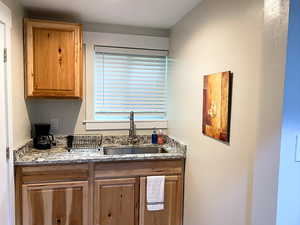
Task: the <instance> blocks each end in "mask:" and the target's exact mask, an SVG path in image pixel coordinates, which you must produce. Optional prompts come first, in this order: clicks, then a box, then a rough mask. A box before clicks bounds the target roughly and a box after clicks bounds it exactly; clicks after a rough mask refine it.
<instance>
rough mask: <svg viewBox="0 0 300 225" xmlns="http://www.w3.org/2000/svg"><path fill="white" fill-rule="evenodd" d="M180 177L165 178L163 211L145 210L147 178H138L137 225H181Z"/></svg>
mask: <svg viewBox="0 0 300 225" xmlns="http://www.w3.org/2000/svg"><path fill="white" fill-rule="evenodd" d="M182 201H183V188H182V177H181V176H180V175H176V176H166V181H165V202H164V210H160V211H148V210H147V178H146V177H141V178H140V214H139V225H182Z"/></svg>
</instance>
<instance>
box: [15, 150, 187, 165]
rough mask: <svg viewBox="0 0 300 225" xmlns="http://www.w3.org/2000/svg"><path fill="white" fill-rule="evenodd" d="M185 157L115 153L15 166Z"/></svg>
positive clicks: (25, 163) (174, 154)
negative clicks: (112, 154) (110, 155)
mask: <svg viewBox="0 0 300 225" xmlns="http://www.w3.org/2000/svg"><path fill="white" fill-rule="evenodd" d="M176 159H178V160H179V159H185V155H184V154H182V153H164V155H161V154H155V155H154V154H147V155H139V154H135V155H114V156H112V157H109V156H99V157H91V158H82V159H78V158H76V159H53V160H33V161H15V163H14V165H15V166H37V165H61V164H83V163H89V162H93V163H97V162H99V163H100V162H122V161H124V162H126V161H155V160H176Z"/></svg>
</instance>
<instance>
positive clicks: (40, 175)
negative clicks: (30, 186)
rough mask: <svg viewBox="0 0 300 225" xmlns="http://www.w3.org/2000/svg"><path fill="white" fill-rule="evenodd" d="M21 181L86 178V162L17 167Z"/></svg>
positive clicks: (87, 173) (38, 181)
mask: <svg viewBox="0 0 300 225" xmlns="http://www.w3.org/2000/svg"><path fill="white" fill-rule="evenodd" d="M17 172H18V173H20V175H21V177H22V181H21V182H22V183H25V184H26V183H40V182H42V183H44V182H56V181H69V180H75V181H76V180H87V179H88V175H89V169H88V165H87V164H78V165H76V164H75V165H59V166H38V167H34V166H29V167H18V168H17Z"/></svg>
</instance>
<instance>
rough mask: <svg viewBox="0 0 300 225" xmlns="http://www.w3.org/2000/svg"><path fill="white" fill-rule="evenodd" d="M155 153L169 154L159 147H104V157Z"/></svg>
mask: <svg viewBox="0 0 300 225" xmlns="http://www.w3.org/2000/svg"><path fill="white" fill-rule="evenodd" d="M155 153H168V152H167V151H166V149H164V148H163V147H159V146H147V147H135V146H126V147H104V148H103V154H104V155H124V154H155Z"/></svg>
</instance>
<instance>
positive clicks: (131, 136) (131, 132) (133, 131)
mask: <svg viewBox="0 0 300 225" xmlns="http://www.w3.org/2000/svg"><path fill="white" fill-rule="evenodd" d="M129 120H130V121H129V124H130V128H129V136H128V143H129V144H136V143H137V142H138V139H137V136H136V127H135V124H134V112H132V111H131V112H130V116H129Z"/></svg>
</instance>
